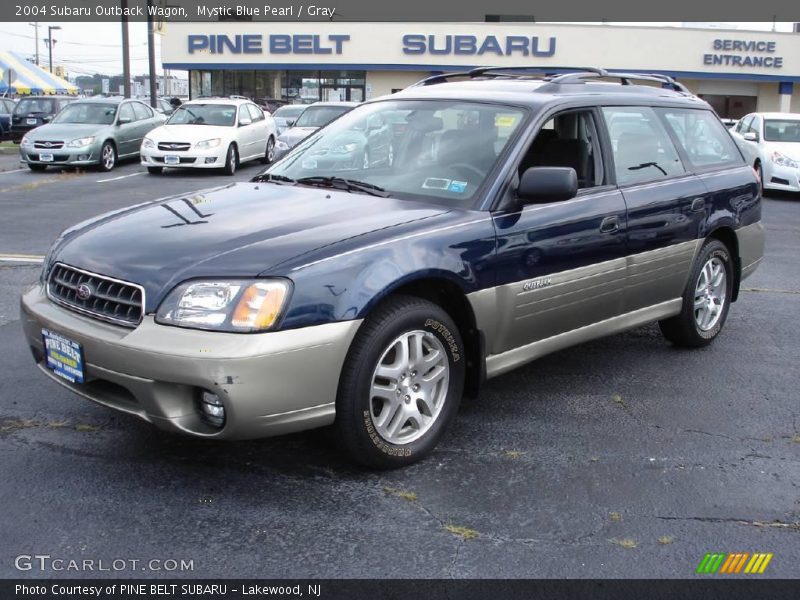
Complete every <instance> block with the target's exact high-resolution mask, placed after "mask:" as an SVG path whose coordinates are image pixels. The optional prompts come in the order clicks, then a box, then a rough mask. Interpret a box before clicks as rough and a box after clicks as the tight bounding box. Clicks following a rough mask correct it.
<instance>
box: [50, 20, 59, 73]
mask: <svg viewBox="0 0 800 600" xmlns="http://www.w3.org/2000/svg"><path fill="white" fill-rule="evenodd" d="M55 29H61V26H60V25H48V26H47V49H48V50H49V51H50V72H51V73H52V72H53V46H55V45H56V41H55V40H54V39H53V30H55Z"/></svg>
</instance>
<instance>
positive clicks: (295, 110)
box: [272, 104, 306, 119]
mask: <svg viewBox="0 0 800 600" xmlns="http://www.w3.org/2000/svg"><path fill="white" fill-rule="evenodd" d="M305 109H306V107H305V106H303V105H302V104H290V105H287V106H281V107H280V108H279V109H278V110H276V111H275V112H274V113H272V116H273V117H275V118H276V119H294V118H295V117H297V116H299V115H300V113H302V112H303V111H304V110H305Z"/></svg>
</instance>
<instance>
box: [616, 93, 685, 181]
mask: <svg viewBox="0 0 800 600" xmlns="http://www.w3.org/2000/svg"><path fill="white" fill-rule="evenodd" d="M603 116H604V117H605V120H606V123H607V125H608V134H609V137H610V138H611V148H612V151H613V154H614V171H615V173H616V175H617V184H618V185H631V184H635V183H643V182H646V181H654V180H658V179H664V178H667V177H673V176H675V175H681V174H682V173H685V172H686V171H685V169H684V168H683V164H682V163H681V159H680V157H679V156H678V151H677V150H676V149H675V146H673V145H672V140H670V138H669V135H668V134H667V132H666V130H665V129H664V126H663V125H662V124H661V122H660V121H659V119H658V115H656V113H655V112H654V111H653V109H651V108H645V107H634V106H615V107H606V108H603ZM679 137H680V136H679Z"/></svg>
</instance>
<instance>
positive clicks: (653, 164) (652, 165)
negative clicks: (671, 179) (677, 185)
mask: <svg viewBox="0 0 800 600" xmlns="http://www.w3.org/2000/svg"><path fill="white" fill-rule="evenodd" d="M647 167H655V168H656V169H658V170H659V171H661V172H662V173H663V174H664V175H666V174H667V172H666V171H665V170H664V169H662V168H661V167H659V166H658V163H654V162H646V163H642V164H640V165H636V166H635V167H628V171H638V170H639V169H646V168H647Z"/></svg>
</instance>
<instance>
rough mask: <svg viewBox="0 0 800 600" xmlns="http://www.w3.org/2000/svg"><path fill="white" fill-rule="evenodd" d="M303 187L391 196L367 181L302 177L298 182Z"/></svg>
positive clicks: (384, 196) (382, 196) (317, 176)
mask: <svg viewBox="0 0 800 600" xmlns="http://www.w3.org/2000/svg"><path fill="white" fill-rule="evenodd" d="M297 183H299V184H301V185H318V186H320V187H329V188H333V189H335V190H342V191H344V192H361V193H363V194H370V195H372V196H380V197H381V198H388V197H389V196H391V194H390V193H389V192H387V191H386V190H385V189H383V188H382V187H379V186H377V185H373V184H371V183H367V182H366V181H357V180H355V179H344V178H342V177H326V176H322V175H316V176H314V177H301V178H300V179H298V180H297Z"/></svg>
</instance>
